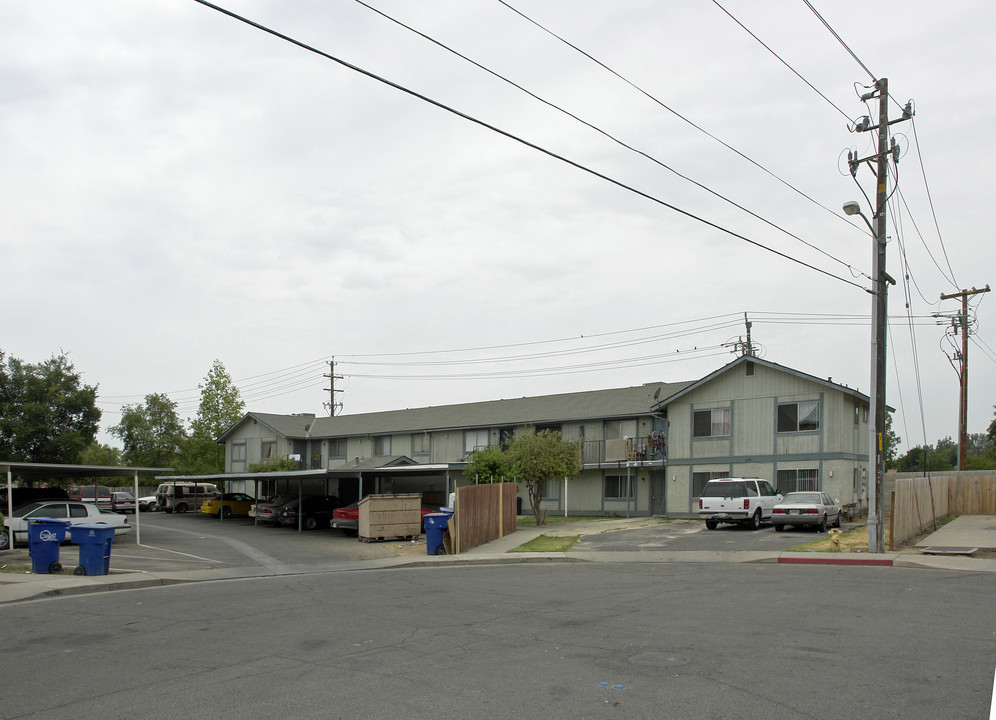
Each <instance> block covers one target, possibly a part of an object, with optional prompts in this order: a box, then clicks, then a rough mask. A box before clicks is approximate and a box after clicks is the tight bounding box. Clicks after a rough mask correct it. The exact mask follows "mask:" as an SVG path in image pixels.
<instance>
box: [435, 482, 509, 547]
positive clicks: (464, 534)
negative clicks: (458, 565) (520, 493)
mask: <svg viewBox="0 0 996 720" xmlns="http://www.w3.org/2000/svg"><path fill="white" fill-rule="evenodd" d="M516 493H517V487H516V484H515V483H493V484H490V483H485V484H483V485H469V486H467V487H461V488H457V491H456V515H455V516H454V518H453V519H452V520H450V535H451V537H453V540H454V542H453V544H454V547H453V552H454V553H461V552H466V551H467V550H470V549H471V548H475V547H477V546H478V545H483V544H484V543H489V542H491V541H492V540H497V539H498V538H501V537H505V536H506V535H508V534H509V533H512V532H515V523H516V512H515V509H516V504H515V498H516ZM454 525H455V526H456V531H455V532H454V527H453V526H454Z"/></svg>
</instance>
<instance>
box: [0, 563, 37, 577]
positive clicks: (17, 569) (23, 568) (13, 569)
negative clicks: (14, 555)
mask: <svg viewBox="0 0 996 720" xmlns="http://www.w3.org/2000/svg"><path fill="white" fill-rule="evenodd" d="M0 565H3V567H0V573H18V574H19V575H23V574H24V573H26V572H29V571H30V570H31V566H30V565H5V564H4V563H0Z"/></svg>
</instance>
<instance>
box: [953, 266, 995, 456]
mask: <svg viewBox="0 0 996 720" xmlns="http://www.w3.org/2000/svg"><path fill="white" fill-rule="evenodd" d="M987 292H989V286H988V285H986V286H985V287H984V288H982V289H981V290H977V289H975V288H974V287H973V288H972V289H971V290H962V291H961V292H956V293H951V294H950V295H941V300H953V299H955V298H961V315H959V317H958V320H959V324H960V325H961V356H960V357H958V358H957V359H959V360H960V361H961V364H960V367H959V368H958V384H959V385H960V388H961V393H960V395H959V398H958V469H959V470H967V469H968V298H969V296H971V295H978V294H979V293H987ZM955 332H957V329H956V330H955Z"/></svg>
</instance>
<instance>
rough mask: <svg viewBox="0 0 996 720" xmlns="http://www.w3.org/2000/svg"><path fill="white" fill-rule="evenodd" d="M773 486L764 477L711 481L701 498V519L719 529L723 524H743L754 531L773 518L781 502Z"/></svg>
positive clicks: (710, 526) (711, 527) (703, 490)
mask: <svg viewBox="0 0 996 720" xmlns="http://www.w3.org/2000/svg"><path fill="white" fill-rule="evenodd" d="M781 499H782V496H781V495H779V494H778V493H776V492H775V489H774V488H773V487H771V483H769V482H768V481H767V480H762V479H760V478H719V479H716V480H710V481H709V482H707V483H706V484H705V487H704V488H702V494H701V495H699V517H704V518H705V521H706V527H707V528H708V529H709V530H715V529H716V527H717V526H718V525H719V523H739V524H742V525H746V526H747V527H749V528H751V529H755V530H756V529H757V528H759V527H761V521H762V520H770V519H771V510H772V509H773V508H774V507H775V505H776V504H777V503H778V502H779V501H781Z"/></svg>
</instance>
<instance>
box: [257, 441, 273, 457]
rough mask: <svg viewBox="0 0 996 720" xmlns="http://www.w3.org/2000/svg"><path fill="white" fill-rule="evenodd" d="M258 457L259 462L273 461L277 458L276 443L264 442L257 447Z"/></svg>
mask: <svg viewBox="0 0 996 720" xmlns="http://www.w3.org/2000/svg"><path fill="white" fill-rule="evenodd" d="M259 457H260V459H261V460H273V459H274V458H275V457H277V441H276V440H264V441H263V442H262V443H260V445H259Z"/></svg>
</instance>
